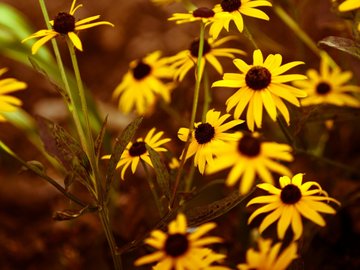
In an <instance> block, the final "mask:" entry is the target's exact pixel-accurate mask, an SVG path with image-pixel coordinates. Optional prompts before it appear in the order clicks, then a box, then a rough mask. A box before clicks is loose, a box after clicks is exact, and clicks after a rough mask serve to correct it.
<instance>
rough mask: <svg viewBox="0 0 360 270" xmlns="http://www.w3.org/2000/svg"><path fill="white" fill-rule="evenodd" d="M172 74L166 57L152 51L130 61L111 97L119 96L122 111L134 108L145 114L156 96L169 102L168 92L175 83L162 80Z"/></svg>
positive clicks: (125, 111)
mask: <svg viewBox="0 0 360 270" xmlns="http://www.w3.org/2000/svg"><path fill="white" fill-rule="evenodd" d="M173 76H174V70H173V69H172V68H170V66H169V65H168V63H167V59H166V58H161V52H160V51H155V52H152V53H150V54H148V55H147V56H145V57H144V58H142V59H139V60H134V61H132V62H131V63H130V65H129V70H128V72H127V73H126V74H125V75H124V77H123V79H122V82H121V83H120V84H119V85H118V86H117V87H116V89H115V90H114V93H113V98H119V103H118V106H119V108H120V110H121V111H122V112H123V113H129V112H131V111H132V110H133V109H134V108H135V110H136V112H137V114H140V115H142V114H145V113H146V112H148V111H149V109H151V107H152V106H153V105H154V104H155V102H156V100H157V98H158V97H161V98H163V100H164V101H165V102H170V93H171V90H172V89H173V88H174V86H175V85H174V84H173V83H165V82H164V81H163V80H164V79H172V78H173Z"/></svg>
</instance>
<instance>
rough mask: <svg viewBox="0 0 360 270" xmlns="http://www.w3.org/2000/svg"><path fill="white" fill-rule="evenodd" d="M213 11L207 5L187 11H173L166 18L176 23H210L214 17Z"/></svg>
mask: <svg viewBox="0 0 360 270" xmlns="http://www.w3.org/2000/svg"><path fill="white" fill-rule="evenodd" d="M214 15H215V12H214V11H213V10H212V9H210V8H207V7H199V8H197V9H195V10H192V11H189V12H188V13H174V14H173V15H172V16H171V17H170V18H169V19H168V20H169V21H176V23H177V24H182V23H188V22H196V21H202V22H203V23H205V24H206V23H211V21H213V19H214Z"/></svg>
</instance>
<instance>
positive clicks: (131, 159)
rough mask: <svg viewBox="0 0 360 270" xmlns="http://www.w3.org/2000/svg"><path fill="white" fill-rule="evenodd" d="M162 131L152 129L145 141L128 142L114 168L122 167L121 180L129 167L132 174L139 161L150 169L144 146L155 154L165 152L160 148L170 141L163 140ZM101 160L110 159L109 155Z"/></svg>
mask: <svg viewBox="0 0 360 270" xmlns="http://www.w3.org/2000/svg"><path fill="white" fill-rule="evenodd" d="M163 134H164V132H163V131H160V132H157V133H155V128H152V129H151V130H150V131H149V133H148V134H147V135H146V137H145V139H143V138H138V139H137V140H136V141H135V142H134V143H132V142H129V143H128V145H127V146H126V149H125V151H124V152H123V153H122V155H121V157H120V160H119V162H118V164H117V166H116V168H117V169H118V168H120V167H123V168H122V169H121V179H122V180H124V176H125V172H126V170H127V168H128V167H129V166H130V165H131V172H132V173H133V174H134V173H135V171H136V168H137V166H138V164H139V161H140V159H141V160H143V161H145V162H146V163H147V164H149V165H150V166H151V167H153V164H152V162H151V159H150V155H149V152H148V151H147V150H146V146H145V145H148V146H150V147H151V148H152V149H154V151H156V152H166V151H167V149H166V148H164V147H161V146H162V145H163V144H165V143H167V142H169V141H171V139H169V138H163V139H160V138H161V137H162V135H163ZM102 158H103V159H110V155H106V156H103V157H102Z"/></svg>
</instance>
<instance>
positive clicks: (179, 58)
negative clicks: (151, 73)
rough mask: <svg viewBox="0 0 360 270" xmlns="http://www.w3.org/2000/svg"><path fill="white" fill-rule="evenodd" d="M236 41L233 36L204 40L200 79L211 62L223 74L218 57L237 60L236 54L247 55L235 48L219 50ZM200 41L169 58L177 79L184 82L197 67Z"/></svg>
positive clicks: (195, 41)
mask: <svg viewBox="0 0 360 270" xmlns="http://www.w3.org/2000/svg"><path fill="white" fill-rule="evenodd" d="M232 39H234V37H232V36H228V37H225V38H222V39H218V40H214V39H212V38H210V39H208V40H206V39H205V40H204V49H203V57H202V58H201V63H200V67H201V68H200V75H199V76H200V78H201V77H202V74H203V71H204V67H205V63H206V62H209V63H210V64H211V65H212V66H213V67H214V68H215V70H216V71H217V72H218V73H219V74H223V68H222V66H221V63H220V62H219V60H218V59H217V57H228V58H235V55H234V54H240V55H245V54H246V53H245V52H244V51H242V50H239V49H234V48H218V47H219V46H221V45H222V44H223V43H225V42H227V41H229V40H232ZM199 43H200V40H199V39H196V40H194V41H193V42H192V43H191V45H190V48H189V49H188V50H184V51H181V52H179V53H178V54H176V55H174V56H172V57H169V62H170V63H172V64H171V67H172V68H174V69H175V70H176V71H175V74H174V76H175V79H178V80H179V81H182V80H183V79H184V77H185V75H186V74H187V73H188V71H189V70H190V69H191V68H192V67H194V66H196V65H197V57H198V54H199Z"/></svg>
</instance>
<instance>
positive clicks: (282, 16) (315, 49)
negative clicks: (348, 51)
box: [273, 5, 337, 67]
mask: <svg viewBox="0 0 360 270" xmlns="http://www.w3.org/2000/svg"><path fill="white" fill-rule="evenodd" d="M273 9H274V11H275V13H276V14H277V15H278V16H279V18H280V19H281V20H282V21H283V22H284V23H285V24H286V25H287V26H288V27H289V28H290V29H291V30H292V31H293V32H294V33H295V34H296V35H297V36H298V37H299V39H300V40H301V41H302V42H304V43H305V45H306V46H307V47H308V48H309V49H310V50H311V51H313V52H314V53H315V54H316V55H317V56H318V57H320V58H321V57H326V58H328V60H329V64H330V65H331V66H332V67H336V66H337V64H336V62H335V61H334V60H333V59H332V58H331V57H330V55H329V54H328V53H326V52H325V51H323V50H321V49H319V48H318V47H317V45H316V43H315V42H314V41H313V40H312V39H311V38H310V37H309V36H308V34H307V33H306V32H305V31H303V30H302V29H301V27H300V26H299V25H298V24H297V23H296V21H295V20H294V19H293V18H291V17H290V16H289V14H287V13H286V11H285V10H284V9H283V8H282V7H281V6H278V5H274V6H273Z"/></svg>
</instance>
